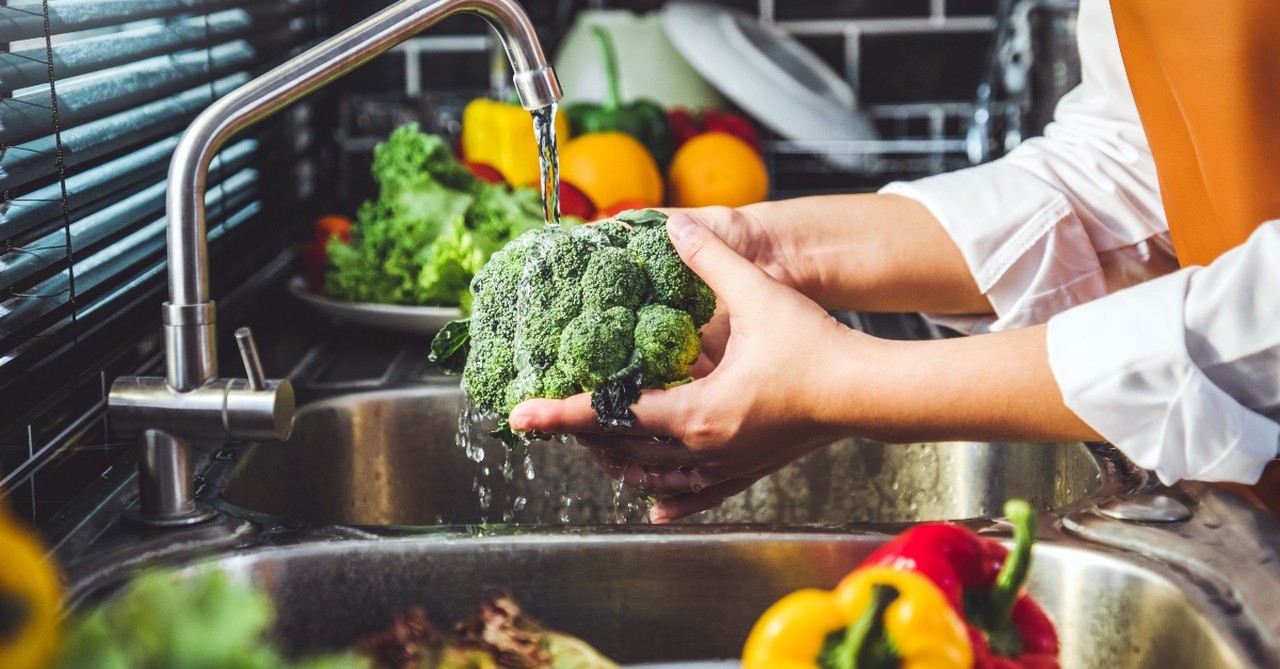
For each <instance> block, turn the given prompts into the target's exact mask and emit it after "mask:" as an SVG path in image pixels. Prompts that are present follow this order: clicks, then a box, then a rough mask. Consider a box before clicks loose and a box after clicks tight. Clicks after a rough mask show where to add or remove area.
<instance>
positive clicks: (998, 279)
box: [881, 0, 1177, 332]
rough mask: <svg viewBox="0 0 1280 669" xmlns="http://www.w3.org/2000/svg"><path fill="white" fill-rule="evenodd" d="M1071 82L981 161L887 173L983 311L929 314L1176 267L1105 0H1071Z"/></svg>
mask: <svg viewBox="0 0 1280 669" xmlns="http://www.w3.org/2000/svg"><path fill="white" fill-rule="evenodd" d="M1078 32H1079V35H1080V60H1081V69H1082V72H1081V75H1082V83H1081V84H1080V86H1079V87H1077V88H1076V89H1075V90H1073V91H1071V92H1070V93H1068V94H1067V95H1065V96H1064V97H1063V98H1062V100H1061V101H1060V102H1059V104H1058V106H1057V108H1056V110H1055V113H1054V122H1053V123H1051V124H1049V126H1048V127H1047V128H1046V129H1045V136H1044V137H1040V138H1035V139H1031V140H1028V141H1026V142H1024V143H1022V144H1021V145H1020V146H1018V147H1017V148H1016V149H1014V150H1013V151H1011V152H1010V153H1009V154H1008V155H1006V156H1004V157H1003V158H1000V159H998V160H995V161H993V162H991V163H987V164H985V165H979V166H977V167H973V168H969V169H965V170H960V171H958V172H952V173H949V174H943V175H938V176H935V177H928V178H925V179H921V180H918V181H913V182H894V183H891V184H889V185H888V186H886V187H885V188H884V189H882V191H881V192H884V193H896V194H899V195H904V196H907V197H910V198H913V199H915V200H919V201H920V202H922V203H923V204H924V205H925V206H926V207H928V208H929V209H930V211H931V212H932V213H933V214H934V216H935V217H936V218H937V219H938V220H939V221H940V222H941V223H942V225H943V227H944V228H946V230H947V231H948V233H949V234H950V235H951V237H952V239H953V240H955V242H956V244H957V246H958V247H959V248H960V251H961V253H962V254H963V256H964V258H965V261H966V262H967V263H968V265H969V269H970V271H971V272H972V273H973V276H974V278H975V280H976V281H977V284H978V287H979V289H980V290H982V292H983V293H984V294H985V295H986V296H987V298H988V299H989V300H990V302H991V304H992V307H993V308H994V311H995V313H993V314H991V315H988V316H978V317H972V318H955V317H942V316H933V317H934V318H935V319H937V320H939V321H941V322H944V323H946V324H948V325H951V326H952V327H956V328H958V329H960V330H962V331H966V332H986V331H993V330H1006V329H1013V328H1018V327H1023V326H1026V325H1033V324H1038V323H1044V322H1045V321H1047V320H1048V319H1049V317H1050V316H1052V315H1053V314H1055V313H1058V312H1060V311H1062V310H1064V309H1067V308H1070V307H1072V306H1075V305H1077V304H1083V303H1085V302H1088V301H1090V300H1093V299H1095V298H1098V297H1101V296H1102V295H1105V294H1107V293H1108V292H1111V291H1113V290H1116V289H1119V288H1123V287H1125V286H1130V285H1133V284H1135V283H1138V282H1141V281H1144V280H1146V279H1149V278H1152V277H1155V276H1159V275H1161V274H1165V273H1168V272H1170V271H1172V270H1174V269H1176V268H1177V262H1176V260H1175V258H1174V252H1173V247H1172V244H1171V242H1170V241H1169V236H1168V225H1167V223H1166V222H1165V218H1164V209H1163V207H1162V205H1161V201H1160V193H1159V187H1158V185H1157V182H1156V173H1155V164H1154V162H1153V161H1152V158H1151V152H1150V149H1149V148H1148V146H1147V142H1146V136H1145V135H1144V134H1143V132H1142V126H1141V123H1140V121H1139V119H1138V112H1137V109H1136V107H1135V106H1134V102H1133V95H1132V93H1131V92H1130V90H1129V82H1128V80H1127V79H1126V78H1125V73H1124V65H1123V62H1122V60H1121V57H1120V47H1119V44H1118V42H1117V41H1116V33H1115V27H1114V26H1113V24H1112V21H1111V7H1110V3H1109V2H1108V1H1107V0H1083V2H1081V5H1080V12H1079V18H1078Z"/></svg>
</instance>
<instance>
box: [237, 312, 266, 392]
mask: <svg viewBox="0 0 1280 669" xmlns="http://www.w3.org/2000/svg"><path fill="white" fill-rule="evenodd" d="M236 346H238V347H239V348H240V359H242V360H244V371H245V374H247V375H248V377H249V389H250V390H266V388H267V375H266V373H264V372H263V371H262V358H261V357H259V356H258V345H257V344H255V343H254V341H253V331H251V330H250V329H249V328H247V327H243V328H239V329H237V330H236Z"/></svg>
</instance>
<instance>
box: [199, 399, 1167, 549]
mask: <svg viewBox="0 0 1280 669" xmlns="http://www.w3.org/2000/svg"><path fill="white" fill-rule="evenodd" d="M458 391H459V387H458V386H457V385H456V384H445V383H429V384H422V385H415V386H408V387H393V388H387V387H380V388H375V389H370V390H366V391H360V392H344V393H341V394H337V395H332V396H327V397H322V398H318V399H316V400H314V401H311V402H308V403H306V404H305V405H303V406H300V407H299V409H298V416H299V417H300V418H301V417H302V416H304V415H306V414H307V413H310V412H318V411H324V410H326V409H328V408H332V407H341V406H342V405H346V404H350V403H352V402H366V401H374V402H376V401H379V400H383V399H388V398H398V397H400V396H403V395H405V394H412V395H414V396H418V395H421V396H435V395H443V394H452V393H456V392H458ZM922 443H923V442H922ZM927 443H931V444H932V443H936V444H957V445H974V444H985V443H995V442H977V441H971V440H955V441H945V442H927ZM1064 443H1065V442H1064ZM1000 444H1001V445H1006V444H1009V445H1015V446H1020V445H1017V444H1012V442H1000ZM1071 444H1073V445H1074V444H1078V445H1080V446H1081V447H1082V448H1084V450H1085V451H1086V452H1087V453H1088V455H1089V457H1090V458H1091V459H1092V461H1093V464H1094V465H1095V466H1096V467H1097V469H1098V473H1099V477H1100V482H1099V484H1098V487H1097V489H1096V490H1094V491H1093V492H1092V493H1091V494H1086V495H1082V496H1081V497H1080V498H1078V499H1076V500H1074V501H1069V502H1066V503H1064V504H1060V505H1057V506H1054V507H1052V508H1048V509H1042V512H1043V513H1053V514H1055V515H1058V516H1065V515H1067V514H1070V513H1073V512H1076V511H1079V510H1082V509H1087V508H1091V507H1093V506H1096V505H1097V504H1098V503H1100V502H1102V501H1105V500H1107V499H1111V498H1113V497H1115V496H1117V495H1122V494H1126V493H1133V492H1138V491H1140V490H1142V489H1144V488H1146V487H1147V486H1150V485H1152V484H1153V483H1154V479H1153V477H1151V476H1150V475H1149V474H1148V473H1147V472H1145V471H1143V470H1142V469H1141V468H1139V467H1137V466H1136V465H1135V464H1133V463H1132V462H1131V461H1129V460H1128V459H1127V458H1126V457H1125V456H1124V455H1123V454H1122V453H1121V452H1120V451H1119V450H1117V449H1116V448H1115V447H1113V446H1111V445H1110V444H1107V443H1105V442H1071ZM893 446H894V445H889V447H891V448H892V447H893ZM1026 446H1027V447H1029V448H1035V447H1037V446H1038V444H1027V445H1026ZM278 447H280V445H279V444H269V443H248V444H226V445H224V447H223V451H220V454H221V453H226V452H227V449H228V448H230V449H234V450H235V453H234V454H233V455H229V456H225V455H224V456H222V457H214V458H212V459H211V460H210V461H209V463H208V465H207V467H205V469H204V470H203V471H202V476H203V479H204V481H205V486H204V487H203V490H202V493H203V494H202V495H200V499H201V501H203V502H205V503H207V504H210V505H212V506H214V507H215V508H220V509H223V510H225V511H227V512H229V513H232V514H233V515H236V516H239V517H245V518H251V519H257V520H262V521H265V522H272V521H273V519H274V521H276V522H280V521H284V522H287V521H288V520H289V519H288V518H286V517H282V516H276V515H274V514H272V513H269V512H265V511H259V510H256V509H252V508H248V507H245V506H242V505H240V504H238V503H236V502H235V501H232V500H231V499H229V498H228V497H226V496H225V490H226V488H227V486H228V484H229V483H230V482H231V480H232V479H233V478H234V475H235V473H236V470H237V468H238V465H239V463H240V462H241V460H243V459H245V458H248V457H252V456H251V453H252V451H253V450H254V449H256V448H278ZM304 447H305V446H304ZM209 493H212V494H209ZM992 519H993V517H990V516H971V517H949V518H941V519H938V520H940V521H944V522H955V523H966V524H968V523H982V522H988V521H990V520H992ZM312 522H317V521H312ZM919 522H929V521H928V520H923V519H922V520H917V521H886V522H879V523H877V522H867V521H849V522H814V523H781V522H780V523H774V524H770V523H741V522H727V521H726V522H718V521H708V522H701V523H689V524H687V525H693V524H705V525H711V526H725V527H755V528H759V529H762V530H770V529H774V528H781V529H783V530H785V529H786V528H791V527H819V528H822V527H833V528H847V527H857V526H860V525H874V526H877V527H888V528H903V527H908V526H910V525H912V524H915V523H919ZM330 524H341V525H343V526H348V527H369V528H374V527H397V526H398V527H443V526H447V525H448V524H454V525H460V523H421V524H414V523H399V524H396V525H380V524H361V523H350V522H342V521H338V522H335V523H330ZM506 524H511V525H517V526H520V527H533V526H552V527H554V526H556V525H557V523H554V522H547V523H543V522H533V523H521V522H510V523H506ZM615 524H631V523H606V522H595V523H578V524H575V526H576V527H582V528H592V527H596V528H604V527H610V526H612V525H615Z"/></svg>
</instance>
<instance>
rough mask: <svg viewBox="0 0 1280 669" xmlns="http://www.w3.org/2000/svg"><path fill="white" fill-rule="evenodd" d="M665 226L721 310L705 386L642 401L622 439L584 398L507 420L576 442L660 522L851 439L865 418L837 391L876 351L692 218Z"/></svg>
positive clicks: (531, 408) (702, 370) (517, 412)
mask: <svg viewBox="0 0 1280 669" xmlns="http://www.w3.org/2000/svg"><path fill="white" fill-rule="evenodd" d="M697 213H698V212H694V214H695V215H696V214H697ZM667 227H668V232H669V234H670V235H671V238H672V243H673V244H674V245H675V248H676V250H677V251H678V252H679V254H680V256H681V258H683V259H684V261H685V262H686V263H687V264H688V265H689V267H691V268H692V269H693V270H694V271H695V272H697V273H698V274H699V275H700V276H701V277H702V278H703V279H704V280H706V281H707V283H708V285H710V286H711V288H712V290H714V291H715V292H716V294H717V296H718V297H719V300H720V306H719V313H718V315H717V318H716V320H715V321H713V323H712V324H710V325H709V326H708V327H709V328H710V329H709V330H708V332H707V333H706V334H705V335H704V337H706V339H707V342H706V344H707V346H706V351H705V352H706V354H707V355H705V356H704V358H703V360H701V361H700V363H699V366H698V368H696V369H695V371H696V372H697V376H698V378H697V379H696V380H695V381H693V382H692V383H689V384H686V385H683V386H678V387H676V388H672V389H670V390H651V391H645V392H644V393H643V394H642V395H641V398H640V400H639V401H638V402H637V403H636V404H635V405H634V407H633V410H634V412H635V414H636V417H637V420H636V424H635V427H634V428H631V429H628V430H625V431H618V430H613V431H609V432H603V431H602V430H601V428H599V427H598V426H597V424H596V415H595V412H594V411H593V410H592V408H591V406H590V396H589V395H587V394H581V395H575V396H573V397H570V398H567V399H564V400H541V399H535V400H529V401H526V402H524V403H522V404H520V405H519V406H517V407H515V408H514V409H513V410H512V412H511V424H512V427H513V428H515V429H517V430H538V431H542V432H548V433H573V434H575V435H576V436H577V437H578V441H579V443H581V444H583V445H585V446H587V447H588V448H591V449H592V450H593V456H594V457H595V459H596V460H597V462H599V463H600V464H601V465H602V466H603V467H604V469H605V470H606V471H607V472H608V473H609V474H610V475H611V476H614V477H616V478H619V479H621V480H623V481H624V482H625V483H626V484H628V485H631V486H633V487H636V488H639V489H641V490H644V491H646V492H650V493H654V494H656V495H658V496H664V498H663V499H662V501H660V502H659V503H657V504H656V505H655V506H654V508H653V509H652V511H651V514H650V515H651V518H652V519H653V520H654V521H655V522H665V521H668V520H674V519H677V518H680V517H683V516H687V515H689V514H692V513H696V512H698V511H701V510H704V509H707V508H711V507H714V506H717V505H719V504H720V503H721V502H722V501H723V500H724V499H726V498H727V497H729V496H731V495H733V494H736V493H738V492H741V491H742V490H745V489H746V488H747V487H749V486H750V485H751V484H752V483H754V482H755V481H756V480H758V479H759V478H761V477H762V476H765V475H767V474H770V473H772V472H774V471H776V470H777V469H779V468H781V467H782V466H784V465H786V464H787V463H789V462H791V461H792V460H794V459H796V458H798V457H800V456H802V455H805V454H807V453H809V452H811V451H813V450H814V449H816V448H819V447H821V446H822V445H824V444H826V443H829V442H831V441H834V440H835V439H837V438H839V437H840V436H843V434H845V431H844V430H845V428H844V427H843V426H844V425H845V424H847V421H848V420H849V418H850V416H852V415H856V413H857V411H856V407H853V406H851V404H852V398H841V397H838V396H833V393H832V389H833V388H838V387H840V386H842V385H843V384H844V383H846V382H847V379H849V378H856V377H857V376H858V375H859V370H860V368H861V366H862V364H863V363H862V361H863V360H865V359H867V356H874V348H875V347H876V346H878V345H879V344H880V342H879V341H878V340H875V339H873V338H871V337H867V336H866V335H863V334H861V333H858V332H856V331H853V330H849V329H848V328H846V327H844V326H843V325H841V324H840V323H839V322H837V321H836V320H835V319H834V318H832V317H831V316H830V315H829V314H828V313H827V312H826V311H825V310H824V309H822V308H821V307H819V306H818V305H817V304H815V303H813V302H812V301H810V300H808V299H807V298H805V297H804V296H803V295H801V294H800V293H798V292H796V291H795V290H793V289H791V288H789V287H787V286H786V285H783V284H782V283H780V282H778V281H777V280H775V279H774V278H772V277H771V276H770V275H769V274H768V273H766V272H765V271H764V270H762V269H761V268H760V267H758V266H757V265H756V264H754V263H753V262H752V261H751V260H748V259H746V258H744V257H743V256H742V255H740V254H739V253H738V252H736V251H735V250H734V249H733V248H731V247H730V246H729V245H728V244H726V243H725V241H723V240H722V239H721V238H720V237H718V236H717V235H716V234H715V233H714V232H712V230H711V229H709V228H708V227H706V226H704V225H702V224H700V223H699V222H698V221H697V220H695V219H694V218H693V217H691V216H690V215H688V214H683V213H679V214H674V215H672V217H671V218H670V219H669V221H668V223H667ZM726 333H727V337H724V336H723V335H724V334H726ZM721 344H723V347H721Z"/></svg>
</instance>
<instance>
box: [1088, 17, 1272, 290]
mask: <svg viewBox="0 0 1280 669" xmlns="http://www.w3.org/2000/svg"><path fill="white" fill-rule="evenodd" d="M1111 11H1112V15H1113V17H1114V20H1115V26H1116V35H1117V37H1118V38H1119V41H1120V53H1121V55H1122V56H1123V58H1124V66H1125V72H1126V74H1127V75H1128V78H1129V85H1130V87H1131V88H1132V89H1133V97H1134V101H1135V102H1136V103H1137V106H1138V116H1139V117H1140V118H1141V119H1142V127H1143V130H1144V131H1145V132H1146V135H1147V141H1148V142H1150V144H1151V151H1152V154H1153V155H1154V157H1155V163H1156V173H1157V175H1158V177H1159V180H1160V192H1161V196H1162V197H1163V199H1164V208H1165V213H1166V214H1167V215H1168V217H1169V230H1170V233H1171V234H1172V236H1173V245H1174V249H1175V250H1176V251H1177V252H1178V261H1179V263H1181V264H1182V266H1184V267H1185V266H1188V265H1204V264H1208V263H1209V262H1210V261H1212V260H1213V259H1214V258H1216V257H1218V256H1219V255H1221V254H1222V253H1223V252H1225V251H1227V250H1229V249H1231V248H1232V247H1234V246H1237V245H1239V244H1240V243H1242V242H1244V241H1245V239H1246V238H1248V236H1249V234H1250V233H1251V232H1253V230H1254V229H1255V228H1257V227H1258V226H1259V225H1261V224H1262V223H1263V222H1265V221H1267V220H1270V219H1277V218H1280V0H1213V1H1212V2H1206V1H1205V0H1111Z"/></svg>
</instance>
